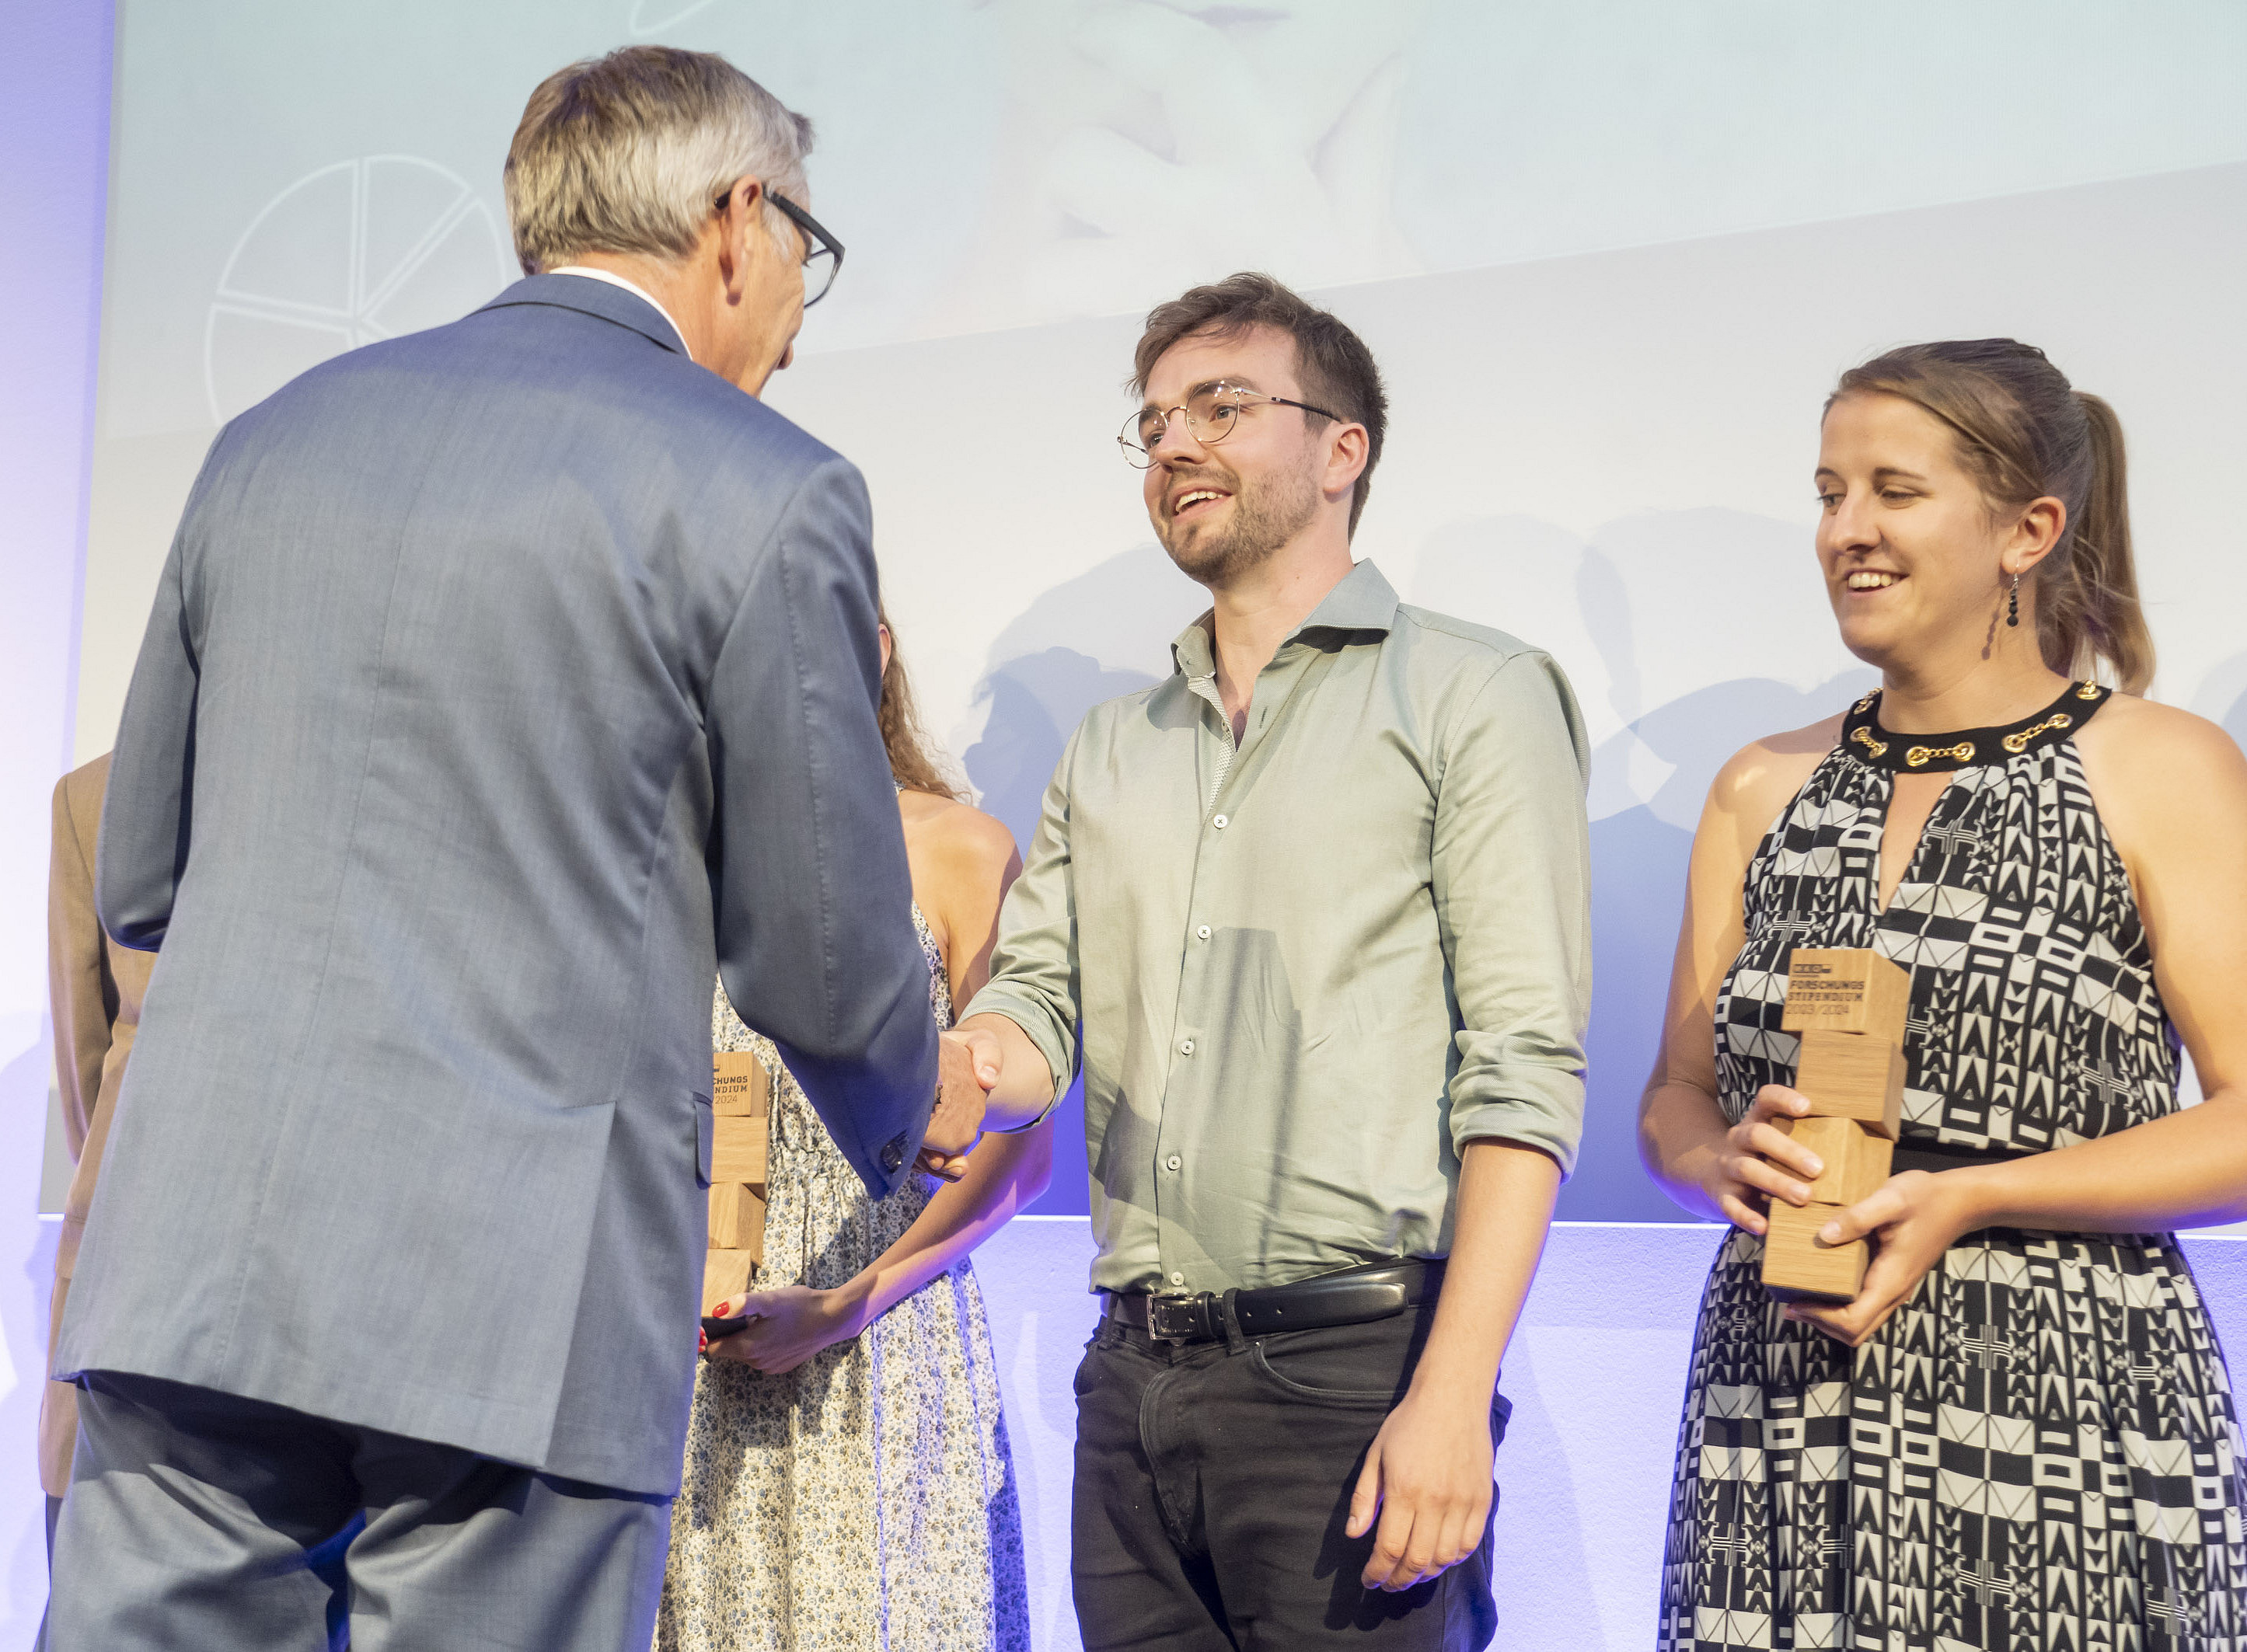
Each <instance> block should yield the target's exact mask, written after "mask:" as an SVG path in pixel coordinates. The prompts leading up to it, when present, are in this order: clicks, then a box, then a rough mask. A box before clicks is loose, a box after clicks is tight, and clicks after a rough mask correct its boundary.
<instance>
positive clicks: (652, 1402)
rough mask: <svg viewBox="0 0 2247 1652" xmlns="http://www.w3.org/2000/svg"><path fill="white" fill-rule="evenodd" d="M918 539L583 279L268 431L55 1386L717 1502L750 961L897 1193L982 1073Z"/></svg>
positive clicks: (131, 811) (163, 854)
mask: <svg viewBox="0 0 2247 1652" xmlns="http://www.w3.org/2000/svg"><path fill="white" fill-rule="evenodd" d="M870 531H871V530H870V526H869V519H868V513H867V502H866V496H865V491H864V486H863V485H862V483H861V481H860V479H859V477H858V474H857V471H856V470H855V469H854V468H852V467H851V466H850V465H849V464H847V463H846V462H844V461H843V460H842V459H840V458H838V457H837V455H836V454H833V453H832V452H830V451H829V450H828V449H827V448H825V447H822V446H821V445H820V444H819V443H818V442H816V441H815V440H812V439H811V438H810V437H809V436H807V435H806V434H804V433H803V432H802V431H800V430H798V429H796V427H794V426H792V425H790V424H789V422H788V421H787V420H785V419H783V418H782V417H781V416H780V415H778V414H777V413H773V412H772V411H771V410H770V409H768V408H767V407H765V406H763V405H762V404H761V403H759V402H757V401H756V400H755V399H752V398H750V397H748V396H746V395H743V394H742V393H741V392H740V391H738V390H736V389H734V387H733V386H729V385H727V384H725V383H724V382H722V381H721V380H720V379H718V378H716V377H715V376H714V375H713V374H711V373H709V372H706V371H704V370H703V369H702V368H700V367H698V366H695V365H693V363H692V362H690V361H689V360H688V359H687V358H686V356H685V355H683V354H682V353H680V350H679V349H678V346H677V340H676V335H675V334H674V333H673V331H672V330H671V328H670V327H669V326H668V325H667V324H666V323H665V322H664V321H663V320H662V318H661V317H659V315H658V314H657V313H656V312H655V311H654V310H653V309H652V307H651V306H649V305H648V304H645V303H643V302H642V301H641V300H640V299H639V298H637V297H634V296H632V294H630V293H627V292H625V291H623V290H619V289H617V288H613V287H611V286H609V285H607V284H605V283H600V282H595V281H589V280H586V279H584V278H583V277H580V276H535V277H533V278H531V279H529V280H527V281H523V282H521V283H517V284H516V286H514V287H512V288H510V289H509V290H508V291H507V292H505V293H504V294H502V296H501V297H499V298H498V299H496V300H495V302H494V303H492V304H490V305H488V306H487V307H486V308H484V309H483V310H481V311H477V312H476V313H475V314H474V315H471V316H469V317H466V318H465V319H463V320H461V321H460V322H457V323H455V324H453V325H451V326H448V327H441V328H438V329H435V330H434V331H429V332H426V333H420V334H416V335H414V336H413V337H410V338H400V339H396V340H393V341H390V342H387V343H384V344H379V345H372V346H370V347H368V348H366V349H364V350H359V351H356V352H352V353H351V354H349V355H345V356H342V357H339V358H336V359H335V360H333V361H331V362H328V363H326V364H325V365H322V366H319V367H317V368H315V369H313V370H312V371H311V372H308V373H306V374H305V375H304V376H303V377H302V378H300V379H297V380H296V381H295V382H294V383H292V384H290V385H289V386H287V387H286V388H284V389H283V390H282V391H281V392H280V393H278V394H277V395H275V396H274V397H273V398H272V399H270V400H269V401H267V402H265V403H263V405H261V406H257V407H256V408H253V409H252V410H251V411H249V413H244V414H243V415H242V416H241V417H240V418H239V419H236V420H235V421H234V422H233V423H232V424H230V425H229V426H228V427H227V428H226V429H225V430H223V431H222V432H221V433H220V435H219V438H218V440H217V441H216V443H215V445H214V446H213V447H212V449H211V452H210V456H209V457H208V460H206V461H205V462H204V466H203V470H202V474H201V476H200V477H199V478H198V479H197V481H196V483H195V488H194V491H193V493H192V494H191V495H189V498H188V507H187V511H186V514H185V515H184V516H183V518H182V520H181V524H180V529H179V534H178V536H177V538H176V540H175V541H174V544H173V547H172V551H171V556H170V559H169V561H168V562H167V563H166V565H165V569H164V574H163V580H162V584H161V589H160V590H159V592H158V595H157V598H156V604H155V610H154V613H153V615H152V616H151V617H150V619H149V624H148V631H147V638H146V639H145V640H144V641H143V643H142V645H141V652H140V661H139V664H138V665H137V666H136V667H135V668H134V672H133V686H132V691H131V693H130V695H129V697H128V698H127V700H126V709H125V717H124V722H123V726H122V728H121V730H120V734H119V736H118V741H117V752H116V758H115V761H114V763H113V768H112V769H111V773H110V780H109V795H108V802H107V806H106V811H105V813H104V815H103V818H102V829H101V841H100V851H99V871H98V878H99V905H100V910H101V917H102V921H103V922H104V924H105V925H106V926H107V928H108V930H109V932H110V933H111V934H112V935H113V936H114V937H115V938H116V939H118V940H120V941H121V942H123V943H125V944H126V945H132V946H139V947H144V948H145V947H153V946H154V945H157V944H158V943H159V942H161V944H162V947H163V951H162V953H161V957H160V958H159V959H158V960H157V964H156V968H155V972H154V979H153V980H152V982H151V985H150V987H149V993H148V999H147V1007H146V1010H145V1014H144V1015H143V1019H142V1021H141V1027H140V1040H139V1042H138V1044H137V1046H136V1047H135V1049H134V1051H133V1063H132V1067H131V1068H130V1070H129V1071H128V1073H127V1075H126V1080H125V1083H124V1086H123V1089H122V1092H121V1094H120V1097H119V1100H118V1116H117V1123H116V1125H115V1129H114V1132H113V1137H112V1139H111V1142H110V1147H109V1155H108V1163H107V1165H106V1169H105V1171H104V1172H103V1177H102V1181H101V1184H100V1191H99V1196H98V1197H97V1198H96V1199H95V1201H94V1205H93V1208H92V1212H91V1216H90V1219H89V1221H88V1224H87V1227H86V1232H85V1243H84V1247H83V1249H82V1251H81V1253H80V1255H79V1263H78V1273H77V1280H78V1286H77V1288H76V1289H75V1290H73V1291H72V1294H71V1297H70V1303H69V1309H68V1312H67V1313H66V1314H65V1320H64V1324H63V1328H62V1332H61V1336H60V1339H59V1342H58V1348H57V1352H56V1357H55V1369H56V1370H57V1372H58V1374H62V1375H69V1374H72V1373H75V1372H79V1371H84V1370H92V1369H111V1370H122V1371H131V1372H138V1373H141V1374H143V1375H147V1376H158V1377H165V1378H169V1379H171V1380H173V1381H175V1382H191V1383H195V1384H199V1385H201V1386H203V1387H207V1388H213V1389H222V1390H223V1391H226V1392H228V1393H232V1394H237V1395H242V1396H249V1397H251V1398H255V1399H261V1400H267V1401H270V1402H273V1403H278V1404H282V1405H286V1406H290V1407H293V1408H295V1409H297V1410H302V1411H307V1412H311V1413H312V1414H314V1415H317V1416H327V1417H332V1418H335V1419H338V1420H339V1421H343V1422H347V1423H355V1424H359V1425H362V1426H366V1427H372V1428H378V1429H384V1430H391V1431H393V1432H395V1433H399V1434H405V1435H410V1436H413V1437H417V1438H420V1439H425V1440H434V1441H440V1442H443V1443H447V1444H457V1445H461V1446H466V1447H468V1448H469V1449H471V1450H474V1451H481V1452H484V1453H486V1454H488V1455H490V1456H493V1457H501V1458H504V1459H507V1460H509V1461H512V1462H517V1463H523V1464H530V1465H532V1466H534V1467H536V1468H540V1469H543V1470H546V1471H550V1472H553V1473H557V1474H561V1475H565V1476H568V1477H570V1478H577V1479H584V1480H590V1481H593V1482H597V1483H598V1484H601V1485H611V1486H617V1487H621V1488H625V1489H628V1490H632V1491H641V1492H671V1491H673V1490H675V1489H676V1487H677V1485H678V1484H679V1475H680V1453H681V1451H682V1448H683V1444H684V1437H685V1430H686V1407H687V1400H688V1396H689V1393H690V1390H691V1389H692V1385H693V1367H694V1357H695V1355H694V1320H695V1312H696V1307H697V1300H698V1293H699V1289H700V1263H701V1257H702V1252H703V1250H704V1248H705V1245H706V1242H707V1241H706V1238H705V1234H706V1222H707V1218H706V1215H705V1207H704V1198H703V1193H702V1191H701V1190H702V1187H703V1186H704V1184H705V1183H706V1182H707V1168H708V1166H707V1154H708V1150H709V1140H710V1102H709V1092H710V1028H709V1005H710V986H709V983H710V980H711V975H712V973H713V970H714V969H715V971H716V972H717V973H719V974H720V975H721V976H722V977H723V979H724V980H725V983H726V987H727V992H728V993H729V994H730V995H731V996H732V998H733V1000H734V1003H735V1004H736V1005H737V1006H738V1007H740V1009H741V1013H742V1015H743V1017H744V1019H745V1020H747V1021H748V1022H749V1023H750V1024H751V1025H752V1026H754V1027H757V1028H758V1029H759V1030H761V1031H762V1032H764V1033H766V1034H769V1035H770V1036H771V1037H772V1038H774V1039H775V1041H777V1042H778V1043H779V1044H780V1046H781V1048H782V1055H783V1056H784V1058H785V1059H786V1061H787V1062H788V1063H789V1069H790V1070H791V1071H792V1072H794V1073H795V1074H796V1075H797V1076H798V1077H799V1078H800V1079H801V1080H802V1081H803V1089H804V1091H805V1093H806V1094H807V1095H808V1096H809V1097H810V1098H811V1100H812V1102H813V1104H814V1105H815V1106H816V1108H817V1109H819V1112H820V1116H821V1117H822V1118H823V1120H825V1122H826V1123H827V1127H828V1129H829V1130H830V1131H831V1132H832V1133H833V1135H834V1137H835V1139H836V1141H837V1143H838V1144H839V1145H840V1146H841V1148H842V1149H843V1152H844V1153H845V1154H846V1155H847V1156H848V1157H849V1158H850V1161H851V1163H852V1164H853V1165H854V1166H856V1167H857V1170H858V1171H859V1174H860V1175H861V1176H862V1177H863V1178H864V1179H865V1181H866V1183H867V1184H868V1186H869V1187H870V1188H871V1190H872V1191H874V1192H875V1193H876V1194H878V1195H879V1194H882V1193H884V1192H887V1191H890V1190H891V1188H892V1187H893V1186H894V1185H895V1184H896V1183H897V1181H898V1179H899V1177H900V1175H901V1174H902V1173H903V1172H904V1169H905V1165H906V1164H908V1163H909V1161H910V1159H911V1157H912V1153H913V1151H914V1150H916V1149H917V1148H918V1146H919V1138H920V1135H921V1133H922V1131H923V1130H925V1128H926V1125H927V1118H928V1113H929V1108H930V1102H931V1098H932V1093H933V1091H934V1088H935V1082H936V1050H935V1035H934V1032H933V1030H932V1022H931V1021H930V1019H929V1014H928V970H927V966H926V965H925V963H924V962H923V961H922V959H921V953H920V949H919V945H918V944H917V943H916V941H915V939H914V937H913V932H912V924H911V918H910V913H911V910H912V897H911V885H910V884H909V881H908V878H907V875H906V870H905V845H904V840H903V836H902V833H901V831H900V829H899V826H898V811H897V804H896V801H895V797H894V795H893V792H892V788H891V780H890V773H889V765H888V763H887V761H886V760H885V758H884V753H883V747H882V741H881V736H880V734H879V731H878V728H877V727H876V725H875V719H874V708H875V702H876V693H877V682H878V663H879V662H878V652H877V644H876V638H875V621H874V612H875V609H874V598H875V575H874V564H873V558H872V555H871V550H870V548H869V545H870ZM698 1158H699V1159H700V1164H699V1165H698ZM698 1171H699V1172H700V1173H698Z"/></svg>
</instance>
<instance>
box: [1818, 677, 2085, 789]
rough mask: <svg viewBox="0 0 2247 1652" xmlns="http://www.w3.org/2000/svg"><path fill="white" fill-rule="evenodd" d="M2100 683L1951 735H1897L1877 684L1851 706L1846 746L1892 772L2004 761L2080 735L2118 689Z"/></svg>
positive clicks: (1940, 769)
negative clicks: (2008, 719)
mask: <svg viewBox="0 0 2247 1652" xmlns="http://www.w3.org/2000/svg"><path fill="white" fill-rule="evenodd" d="M2113 693H2114V690H2113V689H2111V688H2107V687H2104V686H2101V685H2100V684H2098V683H2093V682H2080V683H2071V684H2069V685H2068V687H2067V692H2066V693H2063V694H2062V695H2060V697H2059V699H2058V700H2053V701H2052V704H2051V705H2049V706H2046V707H2045V708H2044V709H2043V710H2042V711H2039V712H2032V713H2029V714H2028V715H2027V716H2026V717H2024V718H2022V719H2021V720H2019V721H2018V722H2012V723H2006V724H2004V725H2002V726H2001V727H1996V728H1963V729H1959V730H1957V731H1956V732H1954V733H1951V734H1891V733H1889V732H1888V730H1887V729H1885V728H1883V727H1881V691H1880V690H1879V689H1877V688H1875V690H1873V692H1872V693H1869V694H1868V695H1866V696H1865V697H1864V698H1863V699H1862V700H1859V701H1858V702H1857V703H1856V704H1855V705H1854V707H1850V710H1849V714H1848V716H1847V718H1845V719H1844V720H1842V723H1841V749H1842V750H1843V751H1845V752H1847V754H1849V755H1850V756H1852V757H1854V758H1855V759H1856V760H1857V761H1859V762H1861V763H1863V764H1865V765H1866V766H1868V768H1885V769H1887V770H1888V771H1889V772H1890V773H1891V774H1898V775H1931V774H1939V773H1942V772H1943V771H1945V770H1949V769H1956V768H1970V767H1971V766H1972V765H1974V764H1976V763H2001V762H2005V761H2007V760H2009V759H2011V758H2014V757H2018V756H2020V755H2021V754H2023V753H2024V752H2032V751H2041V750H2043V749H2044V748H2045V747H2047V746H2057V745H2059V743H2060V742H2061V741H2066V740H2072V739H2073V738H2074V734H2075V731H2076V730H2077V729H2078V728H2080V727H2082V726H2083V725H2084V724H2085V723H2086V722H2089V721H2090V720H2091V718H2092V715H2093V713H2095V712H2097V711H2098V709H2099V707H2101V706H2102V705H2104V704H2106V702H2107V698H2108V697H2109V696H2110V695H2112V694H2113Z"/></svg>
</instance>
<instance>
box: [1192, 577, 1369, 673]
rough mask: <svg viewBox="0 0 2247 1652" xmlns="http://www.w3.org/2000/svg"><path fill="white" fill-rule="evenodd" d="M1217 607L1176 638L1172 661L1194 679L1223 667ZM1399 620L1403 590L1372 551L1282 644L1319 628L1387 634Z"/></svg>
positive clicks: (1208, 610) (1298, 638)
mask: <svg viewBox="0 0 2247 1652" xmlns="http://www.w3.org/2000/svg"><path fill="white" fill-rule="evenodd" d="M1215 613H1216V610H1215V609H1205V610H1204V611H1202V614H1201V616H1200V618H1198V619H1196V620H1195V621H1194V622H1193V624H1192V625H1188V626H1187V627H1186V628H1185V630H1184V631H1180V632H1179V633H1178V636H1177V637H1175V638H1172V639H1171V663H1172V664H1173V665H1175V666H1177V667H1178V671H1179V672H1180V673H1182V674H1183V675H1184V676H1185V677H1186V678H1188V679H1192V678H1196V677H1207V676H1211V675H1212V674H1213V673H1214V672H1216V670H1217V648H1216V643H1215V633H1214V631H1213V630H1212V626H1213V625H1214V623H1215V621H1214V618H1213V616H1214V615H1215ZM1396 623H1397V592H1396V590H1395V589H1394V588H1393V587H1392V586H1390V583H1389V582H1388V581H1387V580H1386V579H1383V577H1381V570H1379V569H1378V568H1376V567H1375V566H1374V565H1373V559H1372V558H1371V557H1368V558H1366V559H1365V560H1364V561H1363V562H1362V563H1358V564H1357V565H1356V567H1354V568H1352V569H1351V570H1349V572H1348V573H1346V574H1344V575H1343V576H1342V578H1341V580H1340V581H1338V582H1337V583H1336V584H1335V588H1334V589H1333V590H1330V591H1328V593H1327V594H1326V595H1325V596H1324V597H1322V598H1320V600H1319V605H1318V606H1317V607H1316V608H1314V609H1312V610H1311V612H1310V617H1309V618H1307V619H1305V620H1304V621H1303V623H1302V624H1301V625H1298V626H1296V627H1295V629H1294V631H1290V632H1289V633H1288V634H1287V638H1285V640H1283V641H1282V642H1281V645H1280V646H1281V647H1282V648H1285V647H1286V646H1287V645H1288V644H1289V643H1293V642H1297V641H1300V640H1301V638H1303V637H1304V636H1305V635H1306V634H1307V633H1308V632H1311V631H1379V632H1382V633H1383V634H1384V635H1385V634H1386V633H1387V632H1388V631H1389V630H1390V627H1392V626H1393V625H1395V624H1396Z"/></svg>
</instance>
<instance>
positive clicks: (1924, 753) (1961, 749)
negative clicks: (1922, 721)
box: [1903, 740, 1974, 768]
mask: <svg viewBox="0 0 2247 1652" xmlns="http://www.w3.org/2000/svg"><path fill="white" fill-rule="evenodd" d="M1936 757H1955V758H1957V760H1958V761H1960V762H1962V763H1970V762H1972V761H1974V742H1973V741H1970V740H1962V741H1959V742H1958V743H1957V745H1956V746H1915V747H1912V748H1911V749H1910V750H1909V751H1908V752H1906V753H1905V754H1903V760H1904V761H1906V762H1907V763H1909V764H1910V765H1911V766H1912V767H1913V768H1922V767H1923V766H1924V765H1925V764H1926V763H1927V762H1928V761H1929V759H1931V758H1936Z"/></svg>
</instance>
